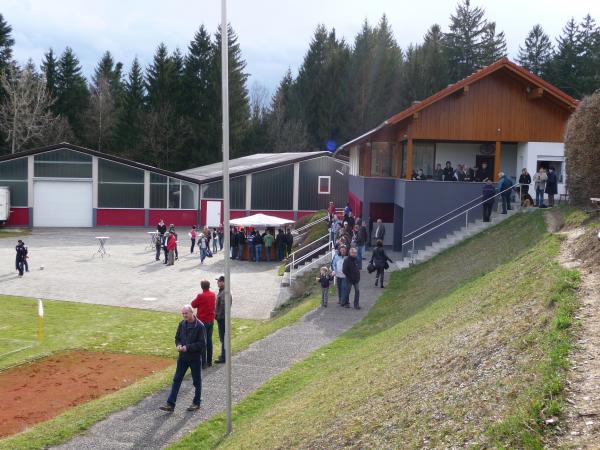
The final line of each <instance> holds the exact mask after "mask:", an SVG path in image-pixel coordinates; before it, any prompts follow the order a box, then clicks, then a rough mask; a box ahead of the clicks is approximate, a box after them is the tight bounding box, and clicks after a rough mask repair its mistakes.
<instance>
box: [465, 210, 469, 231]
mask: <svg viewBox="0 0 600 450" xmlns="http://www.w3.org/2000/svg"><path fill="white" fill-rule="evenodd" d="M465 228H466V229H467V230H468V229H469V211H467V212H466V214H465Z"/></svg>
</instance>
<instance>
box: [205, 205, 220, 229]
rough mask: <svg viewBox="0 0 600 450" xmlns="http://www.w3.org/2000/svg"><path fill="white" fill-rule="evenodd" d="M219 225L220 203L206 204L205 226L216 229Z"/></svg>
mask: <svg viewBox="0 0 600 450" xmlns="http://www.w3.org/2000/svg"><path fill="white" fill-rule="evenodd" d="M220 225H221V202H212V201H210V200H209V201H207V202H206V226H207V227H218V226H220Z"/></svg>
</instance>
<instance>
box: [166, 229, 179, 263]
mask: <svg viewBox="0 0 600 450" xmlns="http://www.w3.org/2000/svg"><path fill="white" fill-rule="evenodd" d="M167 250H168V251H169V259H168V261H169V263H168V264H167V265H168V266H172V265H173V264H175V252H176V250H177V238H176V237H175V234H174V233H169V237H168V238H167Z"/></svg>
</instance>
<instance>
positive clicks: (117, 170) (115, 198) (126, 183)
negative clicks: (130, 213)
mask: <svg viewBox="0 0 600 450" xmlns="http://www.w3.org/2000/svg"><path fill="white" fill-rule="evenodd" d="M98 207H99V208H143V207H144V171H143V170H140V169H136V168H133V167H129V166H126V165H124V164H119V163H115V162H112V161H109V160H106V159H102V158H98Z"/></svg>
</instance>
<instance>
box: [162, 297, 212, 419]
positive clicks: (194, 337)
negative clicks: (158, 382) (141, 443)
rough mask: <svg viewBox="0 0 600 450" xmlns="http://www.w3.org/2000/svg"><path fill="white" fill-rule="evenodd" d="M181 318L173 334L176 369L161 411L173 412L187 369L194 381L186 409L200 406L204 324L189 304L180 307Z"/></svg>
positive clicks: (204, 336) (194, 408) (195, 408)
mask: <svg viewBox="0 0 600 450" xmlns="http://www.w3.org/2000/svg"><path fill="white" fill-rule="evenodd" d="M181 315H182V316H183V320H182V321H181V322H179V326H178V327H177V333H176V334H175V345H176V347H175V348H176V350H177V351H178V352H179V357H178V358H177V369H176V370H175V376H174V377H173V385H172V387H171V393H170V394H169V398H168V399H167V403H166V404H165V405H163V406H161V407H160V409H161V410H162V411H167V412H173V411H174V410H175V403H176V402H177V394H179V388H180V387H181V382H182V381H183V377H184V375H185V373H186V372H187V370H188V367H189V368H190V370H191V371H192V380H193V383H194V388H195V392H194V400H192V404H191V405H190V406H189V407H188V411H196V410H197V409H198V408H200V402H201V401H202V354H203V353H204V347H205V339H206V332H205V330H204V325H203V324H202V322H200V321H199V320H198V319H197V318H196V316H194V310H193V309H192V306H191V305H185V306H184V307H183V308H181Z"/></svg>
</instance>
